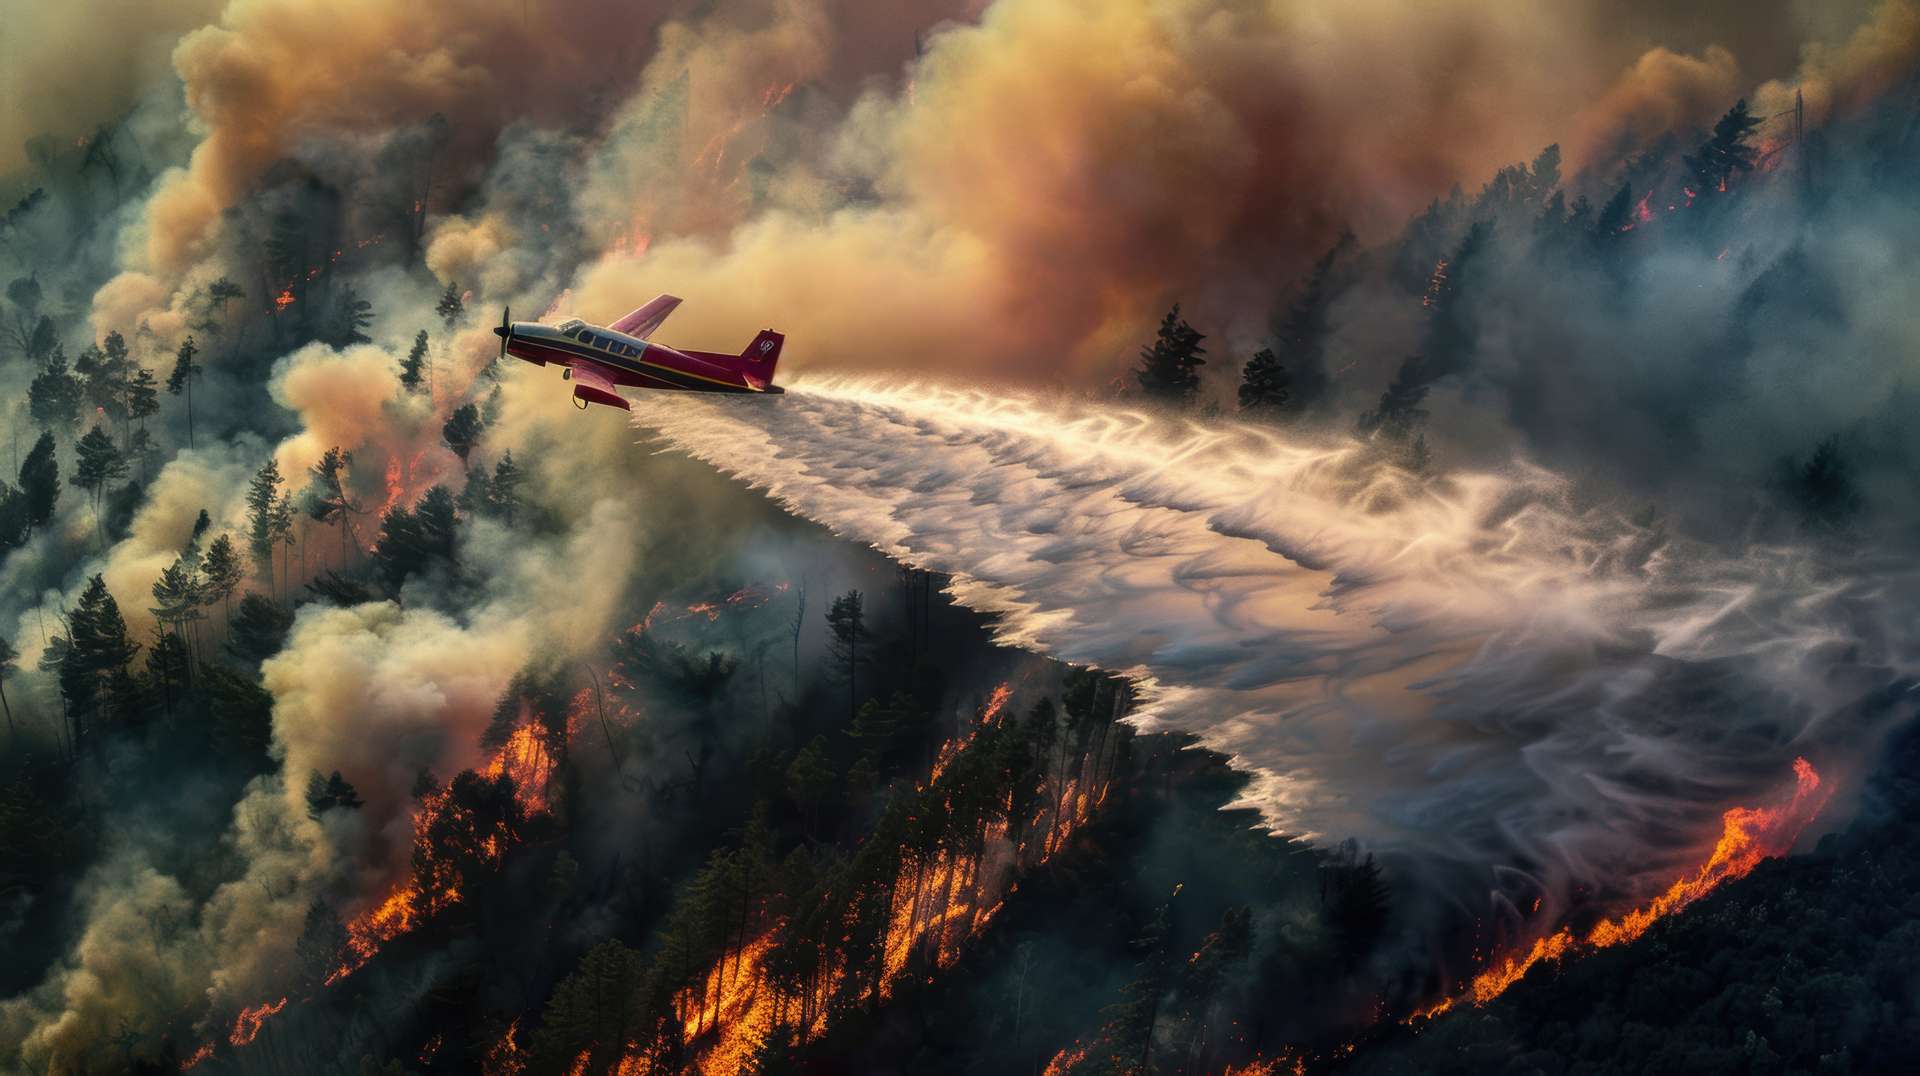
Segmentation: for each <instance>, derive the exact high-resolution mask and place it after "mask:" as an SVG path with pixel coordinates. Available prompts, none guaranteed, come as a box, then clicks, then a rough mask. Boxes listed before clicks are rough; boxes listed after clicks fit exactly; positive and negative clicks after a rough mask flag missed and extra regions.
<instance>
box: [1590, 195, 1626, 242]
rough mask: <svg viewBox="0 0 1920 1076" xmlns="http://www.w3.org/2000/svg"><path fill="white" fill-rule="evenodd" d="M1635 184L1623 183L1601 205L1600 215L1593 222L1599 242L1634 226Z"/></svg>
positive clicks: (1595, 237)
mask: <svg viewBox="0 0 1920 1076" xmlns="http://www.w3.org/2000/svg"><path fill="white" fill-rule="evenodd" d="M1633 224H1634V220H1633V184H1631V183H1622V184H1620V189H1619V190H1617V191H1615V192H1613V197H1611V198H1609V199H1607V201H1606V204H1605V205H1603V206H1601V207H1600V215H1599V216H1598V217H1596V218H1595V219H1594V222H1593V236H1594V239H1596V240H1597V241H1599V242H1602V243H1604V242H1606V241H1607V240H1608V239H1611V238H1612V237H1614V236H1616V235H1619V234H1620V233H1622V232H1626V231H1630V230H1631V229H1632V228H1633Z"/></svg>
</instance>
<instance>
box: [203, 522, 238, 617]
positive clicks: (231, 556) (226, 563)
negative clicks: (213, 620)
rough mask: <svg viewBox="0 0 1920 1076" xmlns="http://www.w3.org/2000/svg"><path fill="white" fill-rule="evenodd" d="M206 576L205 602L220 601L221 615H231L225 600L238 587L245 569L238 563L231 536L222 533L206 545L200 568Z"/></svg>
mask: <svg viewBox="0 0 1920 1076" xmlns="http://www.w3.org/2000/svg"><path fill="white" fill-rule="evenodd" d="M201 571H202V574H203V575H205V577H206V598H207V604H209V605H211V604H213V603H214V602H219V603H220V609H221V612H222V614H223V615H226V616H231V615H232V611H231V610H230V609H229V608H228V606H227V600H228V599H229V598H231V597H232V596H233V592H234V591H235V590H236V589H238V588H239V586H240V581H241V579H242V578H243V577H244V576H245V575H246V569H245V568H243V567H241V565H240V556H239V554H238V553H237V552H235V550H234V548H233V536H232V535H230V534H222V535H221V536H220V537H218V538H215V539H214V540H213V544H212V545H210V546H208V547H207V557H206V561H205V563H204V564H203V565H202V568H201Z"/></svg>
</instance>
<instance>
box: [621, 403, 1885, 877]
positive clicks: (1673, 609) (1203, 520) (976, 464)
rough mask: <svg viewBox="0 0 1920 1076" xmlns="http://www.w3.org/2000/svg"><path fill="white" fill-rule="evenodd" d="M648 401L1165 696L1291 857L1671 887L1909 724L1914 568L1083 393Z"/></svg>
mask: <svg viewBox="0 0 1920 1076" xmlns="http://www.w3.org/2000/svg"><path fill="white" fill-rule="evenodd" d="M633 404H634V422H635V424H636V425H638V426H640V427H643V428H646V429H651V430H654V431H657V433H658V434H659V435H660V436H661V437H662V438H664V439H665V441H666V442H667V444H669V445H670V446H672V447H673V448H674V449H677V450H680V451H683V452H685V453H688V454H690V455H692V456H694V457H697V458H699V459H701V460H704V461H706V462H708V463H710V464H712V465H713V466H715V467H717V468H719V469H721V470H722V471H724V472H726V473H728V474H731V475H733V476H735V477H737V478H738V479H740V480H742V481H745V482H747V483H750V484H751V485H753V486H754V487H756V488H759V489H762V490H764V491H765V492H766V493H767V494H768V495H769V496H771V497H773V498H775V499H776V500H777V501H779V502H780V503H781V504H783V505H785V506H786V507H787V508H789V509H790V510H791V511H793V512H795V513H797V514H800V515H802V516H805V517H807V518H810V519H814V520H817V521H819V522H821V523H823V524H825V525H827V526H828V527H830V528H832V529H833V530H835V531H836V532H838V533H840V534H842V535H844V536H846V537H848V538H853V539H857V540H860V541H864V542H868V543H871V544H872V545H873V546H875V547H876V548H878V549H880V550H882V551H883V552H885V553H887V554H888V555H889V556H892V557H894V558H897V559H898V560H900V561H903V562H905V563H909V564H912V565H915V566H919V567H924V568H928V569H933V570H937V571H941V572H947V573H951V574H952V577H953V581H952V585H951V590H952V593H953V594H954V596H955V597H956V598H957V599H958V600H959V601H960V602H962V603H963V604H965V605H967V606H970V607H972V608H974V609H978V610H981V611H984V612H989V613H993V614H997V615H998V616H999V618H1000V627H999V631H1000V635H1001V637H1002V639H1003V640H1004V641H1006V642H1008V643H1011V644H1014V645H1018V646H1022V647H1028V648H1031V649H1033V650H1037V651H1041V652H1044V653H1047V654H1052V655H1054V656H1056V657H1059V658H1061V659H1064V660H1066V661H1070V662H1074V663H1079V664H1084V665H1091V666H1097V667H1099V668H1102V669H1107V670H1111V671H1113V672H1117V673H1123V674H1126V675H1128V676H1130V677H1133V678H1135V679H1136V680H1137V681H1138V682H1139V684H1140V685H1141V686H1142V688H1143V689H1144V691H1145V694H1146V696H1147V698H1148V700H1149V701H1148V704H1147V705H1146V706H1145V707H1143V708H1142V710H1141V711H1140V712H1139V713H1138V714H1137V715H1136V719H1137V720H1138V721H1139V722H1140V723H1141V724H1142V725H1143V726H1144V727H1147V728H1156V727H1171V728H1174V729H1180V730H1184V731H1187V732H1190V733H1193V734H1194V735H1196V736H1198V737H1199V739H1200V741H1201V742H1202V743H1203V744H1204V745H1206V746H1207V747H1210V748H1213V749H1214V750H1217V751H1220V752H1223V753H1225V754H1227V755H1229V756H1231V757H1232V759H1233V760H1234V764H1235V765H1236V766H1239V767H1241V768H1243V769H1245V770H1247V771H1248V772H1249V773H1250V774H1252V776H1253V781H1252V784H1251V786H1250V788H1249V790H1248V793H1247V797H1246V805H1249V806H1253V807H1257V808H1258V809H1259V810H1260V811H1261V812H1262V813H1263V815H1264V817H1265V819H1266V821H1267V823H1268V824H1269V825H1271V826H1272V827H1273V828H1274V829H1275V830H1276V831H1277V832H1279V833H1281V834H1284V835H1287V836H1291V837H1299V838H1310V839H1315V840H1328V841H1331V840H1340V839H1344V838H1347V837H1354V838H1358V839H1359V840H1361V841H1362V842H1364V843H1365V844H1367V845H1368V846H1369V847H1371V848H1373V849H1375V850H1378V851H1379V852H1381V853H1382V854H1383V855H1387V856H1389V857H1393V858H1395V859H1398V860H1400V861H1402V862H1408V863H1418V864H1421V865H1424V866H1426V867H1430V868H1435V869H1434V870H1428V871H1424V872H1423V876H1425V877H1427V878H1429V879H1431V880H1434V881H1439V880H1440V879H1441V878H1445V879H1448V881H1447V882H1446V884H1445V887H1444V888H1446V889H1447V890H1448V892H1449V893H1450V894H1451V895H1452V896H1455V897H1462V898H1468V899H1469V900H1478V899H1480V898H1472V897H1471V894H1472V893H1473V892H1476V891H1478V892H1485V891H1486V889H1487V888H1491V889H1492V890H1493V892H1494V894H1495V896H1496V899H1498V900H1501V901H1507V900H1512V901H1516V902H1518V901H1521V900H1524V901H1525V902H1526V903H1528V904H1531V903H1532V902H1533V901H1534V899H1536V898H1543V899H1544V901H1545V902H1546V903H1547V905H1548V906H1549V907H1550V908H1551V907H1555V906H1563V902H1564V900H1565V898H1566V897H1567V895H1568V894H1569V893H1571V892H1573V891H1574V890H1575V889H1576V888H1578V889H1581V890H1583V891H1585V892H1586V893H1588V894H1590V895H1598V896H1608V895H1611V896H1614V897H1621V896H1631V895H1638V894H1640V893H1644V892H1645V890H1646V889H1647V888H1649V887H1653V886H1663V885H1665V884H1666V883H1667V882H1669V881H1670V880H1671V878H1672V877H1673V875H1674V873H1675V872H1676V871H1678V870H1680V869H1682V868H1684V867H1685V866H1688V865H1690V864H1692V863H1695V862H1697V861H1698V858H1699V856H1700V854H1701V851H1702V849H1703V847H1710V846H1711V844H1712V841H1713V839H1714V837H1716V836H1717V835H1718V833H1719V814H1720V812H1721V811H1722V810H1724V809H1725V808H1726V807H1728V806H1730V805H1732V804H1734V803H1755V802H1765V801H1766V800H1767V799H1768V798H1769V796H1771V795H1772V794H1773V793H1774V792H1775V791H1776V790H1778V789H1779V788H1780V787H1781V786H1782V784H1783V783H1790V781H1791V774H1792V762H1793V759H1794V758H1795V757H1796V756H1797V755H1805V756H1807V757H1809V758H1810V759H1812V760H1813V761H1814V762H1815V763H1816V765H1819V766H1821V767H1822V768H1823V769H1825V770H1826V771H1827V772H1828V773H1830V774H1833V775H1835V776H1839V777H1842V778H1844V777H1846V776H1847V775H1849V774H1857V773H1858V772H1859V771H1860V769H1861V766H1860V761H1861V756H1862V755H1863V754H1865V753H1866V752H1867V751H1869V750H1870V749H1871V747H1872V745H1873V744H1874V743H1875V742H1877V739H1878V733H1879V732H1881V731H1883V730H1884V728H1885V727H1886V726H1887V724H1888V723H1889V721H1891V720H1892V719H1893V718H1894V717H1896V716H1901V717H1903V716H1905V715H1906V713H1907V712H1908V709H1909V707H1908V703H1907V699H1908V698H1909V697H1910V696H1908V695H1907V688H1908V687H1909V686H1910V685H1909V684H1908V683H1907V681H1906V678H1907V677H1909V676H1910V675H1911V674H1912V672H1913V669H1914V666H1915V657H1916V642H1915V638H1914V633H1913V629H1912V624H1913V620H1914V617H1913V615H1912V614H1913V612H1914V610H1915V608H1916V603H1915V601H1914V598H1915V596H1916V595H1917V594H1920V579H1916V570H1915V568H1914V566H1913V565H1912V563H1911V558H1901V557H1888V558H1885V559H1884V560H1875V559H1873V558H1871V557H1868V556H1865V555H1861V554H1852V555H1850V556H1849V558H1848V559H1846V560H1845V561H1844V562H1843V561H1839V560H1837V559H1836V557H1837V555H1836V554H1824V555H1823V554H1816V553H1814V552H1812V551H1810V550H1806V549H1787V548H1774V549H1761V550H1752V551H1748V552H1745V553H1743V554H1741V555H1739V556H1738V557H1731V556H1727V555H1724V554H1717V553H1714V552H1711V551H1707V550H1702V549H1691V548H1686V547H1683V545H1682V544H1681V543H1678V542H1672V541H1668V540H1666V539H1664V538H1663V537H1662V535H1661V534H1660V533H1659V530H1658V527H1657V525H1643V524H1639V523H1636V522H1633V521H1630V520H1629V519H1627V518H1626V517H1625V516H1623V515H1622V514H1621V513H1620V512H1618V511H1617V510H1615V509H1611V508H1603V507H1591V506H1586V507H1583V506H1581V505H1579V504H1577V503H1576V498H1575V497H1574V496H1573V493H1572V491H1571V490H1570V489H1569V488H1568V485H1567V484H1566V483H1564V482H1562V481H1561V480H1559V479H1558V478H1557V477H1556V476H1554V475H1551V474H1547V473H1544V472H1541V471H1539V470H1537V469H1534V468H1529V467H1524V466H1518V465H1516V466H1515V467H1513V468H1511V469H1510V470H1509V472H1508V473H1504V474H1454V475H1449V476H1446V477H1444V478H1436V479H1432V480H1428V481H1424V482H1423V481H1421V480H1418V479H1416V478H1414V477H1413V476H1410V475H1408V474H1406V473H1405V472H1402V471H1398V470H1394V469H1391V468H1387V467H1383V466H1380V465H1378V464H1376V463H1374V462H1371V460H1370V459H1369V455H1368V453H1367V451H1366V450H1365V449H1364V448H1363V447H1359V446H1354V445H1344V446H1337V447H1331V448H1329V447H1321V446H1312V445H1307V444H1304V443H1297V442H1295V441H1292V440H1290V439H1289V437H1288V435H1287V434H1285V433H1284V432H1281V431H1276V430H1274V429H1270V428H1258V427H1254V426H1250V425H1246V424H1241V423H1236V422H1232V421H1195V420H1186V419H1176V418H1170V417H1164V416H1154V415H1149V414H1145V413H1141V412H1136V411H1130V410H1126V409H1123V408H1120V407H1116V406H1114V405H1106V404H1098V403H1092V402H1086V401H1074V400H1069V399H1064V398H1059V399H1056V398H1047V397H1042V396H1035V395H1020V394H1017V393H1001V392H990V391H984V390H964V389H957V388H948V387H939V386H935V385H930V384H903V383H899V382H893V381H882V380H848V379H818V378H808V379H803V380H801V381H799V382H797V383H795V384H792V385H790V386H789V391H788V393H787V394H786V395H784V396H772V397H736V396H725V397H709V396H697V395H688V394H680V393H651V394H637V395H636V397H635V399H634V402H633ZM1460 883H1465V888H1464V889H1462V888H1461V885H1460Z"/></svg>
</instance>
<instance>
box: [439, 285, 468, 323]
mask: <svg viewBox="0 0 1920 1076" xmlns="http://www.w3.org/2000/svg"><path fill="white" fill-rule="evenodd" d="M466 309H467V304H466V302H465V301H464V300H462V299H461V298H460V285H458V284H456V283H455V282H453V281H451V280H449V281H447V290H446V292H445V293H444V294H442V295H441V296H440V302H439V303H438V304H436V305H435V306H434V308H433V311H434V313H436V314H439V315H440V320H441V321H444V322H446V325H447V331H448V332H449V333H451V332H452V331H453V323H454V322H456V321H459V320H460V315H461V314H462V313H464V312H465V311H466Z"/></svg>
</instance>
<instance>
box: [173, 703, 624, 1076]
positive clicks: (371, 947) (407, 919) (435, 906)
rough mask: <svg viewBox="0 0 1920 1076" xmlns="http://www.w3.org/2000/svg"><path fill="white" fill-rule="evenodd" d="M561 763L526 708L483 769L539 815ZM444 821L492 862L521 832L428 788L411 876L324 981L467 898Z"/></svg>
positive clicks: (575, 711)
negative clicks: (507, 783)
mask: <svg viewBox="0 0 1920 1076" xmlns="http://www.w3.org/2000/svg"><path fill="white" fill-rule="evenodd" d="M587 699H588V695H587V693H586V692H584V691H583V692H580V693H579V694H577V695H575V696H574V697H573V699H572V701H571V704H570V705H569V707H568V710H567V714H566V722H567V724H566V729H565V732H564V735H565V736H566V737H568V738H569V739H570V738H571V737H572V734H573V732H574V730H575V729H576V728H578V725H579V720H580V714H581V713H582V710H583V707H584V706H586V705H587ZM522 709H523V711H524V710H525V707H524V706H523V707H522ZM557 765H558V761H557V760H556V759H555V758H554V757H553V751H552V749H551V747H550V745H549V744H548V743H547V742H546V740H545V739H544V738H543V736H542V734H541V729H540V727H539V726H538V725H537V724H536V723H535V722H534V721H533V720H531V719H530V718H529V716H528V715H527V714H525V713H524V712H523V713H522V714H521V715H520V720H519V721H518V723H517V724H516V725H515V726H514V728H513V730H512V732H511V733H510V734H509V735H508V737H507V740H506V742H505V743H504V744H502V745H501V746H500V748H499V749H498V750H497V751H495V752H494V754H493V756H492V757H491V758H490V759H489V760H488V761H487V764H486V765H485V766H484V767H483V768H482V769H480V770H479V771H477V772H478V774H479V775H480V776H481V777H484V778H486V779H488V780H493V781H497V780H499V779H501V778H507V779H510V780H511V781H512V786H513V797H514V800H515V802H516V803H517V805H518V807H519V810H520V811H521V812H522V813H523V814H524V815H533V814H538V813H540V812H543V811H546V810H548V809H549V808H550V806H551V803H550V801H549V799H548V795H547V786H548V784H549V782H550V780H551V778H552V776H553V773H554V771H555V769H556V767H557ZM445 829H451V830H453V831H454V832H456V833H458V834H459V835H460V838H461V843H462V844H463V845H466V846H470V847H471V848H472V849H474V850H477V852H478V854H479V856H480V858H481V860H482V861H483V862H485V863H487V864H489V865H497V864H498V863H499V861H500V860H501V859H502V858H503V857H504V856H505V855H506V853H507V851H508V849H509V848H511V847H512V846H513V844H514V843H516V842H517V840H518V836H519V835H518V833H517V832H516V831H515V829H514V828H513V827H512V826H510V825H507V824H503V823H501V822H500V821H498V820H490V819H483V818H478V817H475V816H474V814H473V812H471V811H467V810H464V809H463V808H462V807H460V806H459V805H458V804H457V803H456V802H455V799H454V791H453V788H452V787H443V788H438V789H435V790H433V791H432V792H429V793H428V794H427V795H425V796H424V797H423V798H422V799H421V801H420V808H419V811H418V813H417V814H416V815H415V816H414V856H413V869H412V874H411V876H410V877H409V879H408V880H407V881H406V882H405V883H403V884H401V885H398V886H396V887H394V889H393V890H392V891H391V892H389V893H388V894H387V896H386V897H385V899H383V900H381V901H380V903H378V904H376V905H374V906H373V907H372V908H370V909H368V910H367V911H366V912H364V913H362V914H361V915H359V916H357V917H355V918H354V919H353V920H351V921H350V922H348V923H347V924H346V925H345V930H346V940H345V947H344V949H343V950H342V951H341V952H340V954H339V963H338V965H336V966H335V967H334V969H333V970H332V971H331V972H329V973H328V974H327V976H326V978H325V979H324V980H323V981H322V983H321V985H322V986H323V987H325V986H332V985H333V984H335V983H337V982H339V981H340V980H342V979H344V978H346V977H347V976H349V975H352V974H353V973H354V972H356V971H358V970H360V968H362V967H364V966H365V965H366V963H367V962H368V961H369V960H372V959H373V957H374V954H375V953H377V952H379V951H380V947H381V946H382V945H384V944H386V943H387V942H389V941H392V940H393V939H394V938H397V937H399V936H400V935H402V934H405V933H407V932H408V931H411V930H413V929H414V928H416V927H417V926H419V925H420V924H421V923H422V922H423V921H424V920H425V919H426V918H427V917H429V916H432V915H434V914H435V913H438V912H440V911H443V910H444V909H446V908H448V907H450V906H452V905H454V904H456V903H458V902H459V901H460V900H461V893H460V889H459V879H458V871H457V870H456V869H455V868H454V867H453V866H452V865H451V864H450V863H448V862H447V857H446V855H445V854H443V850H442V849H439V848H437V847H436V846H435V843H434V840H433V834H435V833H436V832H437V831H440V830H445ZM288 1000H289V999H288V998H286V997H283V998H281V999H280V1000H279V1001H277V1002H273V1003H271V1004H263V1005H256V1006H253V1007H251V1008H243V1009H241V1010H240V1013H239V1015H238V1017H236V1019H235V1020H234V1024H233V1031H232V1033H231V1034H229V1035H228V1037H227V1041H228V1042H229V1043H230V1044H231V1045H233V1046H235V1047H239V1046H245V1045H247V1044H249V1043H251V1042H252V1041H253V1040H254V1039H255V1038H256V1037H257V1036H258V1035H259V1034H260V1029H261V1027H262V1026H263V1025H264V1024H265V1023H266V1022H267V1020H268V1019H270V1018H271V1017H273V1016H275V1015H278V1014H279V1013H280V1011H281V1010H283V1009H285V1008H286V1007H287V1003H288ZM212 1052H213V1044H211V1043H207V1044H203V1045H202V1046H201V1048H200V1049H199V1050H198V1051H196V1052H195V1053H194V1055H193V1056H192V1058H190V1059H189V1060H188V1062H187V1063H186V1064H185V1065H183V1066H182V1068H183V1070H184V1069H186V1068H191V1067H193V1066H194V1065H196V1064H199V1063H200V1062H201V1061H204V1060H206V1059H207V1058H208V1057H210V1056H212Z"/></svg>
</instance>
